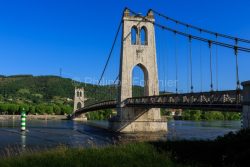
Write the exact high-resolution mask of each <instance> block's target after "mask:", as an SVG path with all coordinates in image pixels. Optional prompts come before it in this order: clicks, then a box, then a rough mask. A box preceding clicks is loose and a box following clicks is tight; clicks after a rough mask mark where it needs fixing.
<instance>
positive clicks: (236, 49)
mask: <svg viewBox="0 0 250 167" xmlns="http://www.w3.org/2000/svg"><path fill="white" fill-rule="evenodd" d="M235 44H236V46H235V47H234V54H235V59H236V61H235V62H236V84H237V86H236V89H237V90H239V89H240V79H239V64H238V39H235Z"/></svg>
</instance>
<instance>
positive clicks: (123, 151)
mask: <svg viewBox="0 0 250 167" xmlns="http://www.w3.org/2000/svg"><path fill="white" fill-rule="evenodd" d="M0 166H1V167H50V166H52V167H81V166H88V167H105V166H107V167H114V166H119V167H125V166H131V167H136V166H138V167H141V166H143V167H147V166H159V167H163V166H177V167H178V166H183V165H177V164H176V163H174V162H173V161H172V160H171V159H170V156H169V155H168V154H167V153H164V152H158V151H157V149H156V148H155V147H154V146H153V145H151V144H148V143H136V144H127V145H120V146H111V147H106V148H91V149H72V148H71V149H69V148H65V147H60V148H57V149H54V150H53V151H52V150H51V151H45V152H41V153H27V154H26V155H22V156H19V157H11V158H5V159H2V160H0Z"/></svg>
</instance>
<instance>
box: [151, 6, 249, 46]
mask: <svg viewBox="0 0 250 167" xmlns="http://www.w3.org/2000/svg"><path fill="white" fill-rule="evenodd" d="M150 10H151V11H153V12H154V13H156V14H157V15H159V16H161V17H163V18H165V19H166V20H170V21H172V22H175V23H179V24H180V25H183V26H189V27H190V28H192V29H195V30H198V31H202V32H205V33H208V34H212V35H217V36H219V37H223V38H227V39H231V40H235V39H238V41H240V42H245V43H250V40H248V39H242V38H238V37H233V36H230V35H225V34H221V33H217V32H213V31H210V30H206V29H203V28H199V27H196V26H194V25H191V24H187V23H184V22H181V21H179V20H176V19H173V18H170V17H168V16H165V15H163V14H161V13H159V12H157V11H155V10H153V9H150Z"/></svg>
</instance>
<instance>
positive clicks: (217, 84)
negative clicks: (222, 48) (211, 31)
mask: <svg viewBox="0 0 250 167" xmlns="http://www.w3.org/2000/svg"><path fill="white" fill-rule="evenodd" d="M215 37H216V42H218V34H217V33H216V35H215ZM218 72H219V70H218V45H216V91H218V87H219V79H218V75H219V74H218Z"/></svg>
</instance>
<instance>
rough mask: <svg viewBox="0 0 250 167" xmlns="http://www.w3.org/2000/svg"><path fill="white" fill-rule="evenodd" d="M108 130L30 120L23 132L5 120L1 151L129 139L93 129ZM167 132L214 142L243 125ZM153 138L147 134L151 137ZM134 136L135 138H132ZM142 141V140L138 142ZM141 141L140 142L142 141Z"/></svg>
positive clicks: (174, 127) (192, 125) (173, 125)
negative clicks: (13, 148)
mask: <svg viewBox="0 0 250 167" xmlns="http://www.w3.org/2000/svg"><path fill="white" fill-rule="evenodd" d="M90 123H91V124H93V123H94V124H98V125H99V126H104V127H105V126H107V123H108V122H107V121H92V122H88V123H83V122H74V121H68V120H47V121H46V120H30V121H27V130H28V131H27V132H20V122H19V121H17V120H14V121H12V120H6V121H2V120H1V122H0V151H1V150H3V149H4V148H6V147H7V148H12V147H17V148H19V147H20V148H51V147H55V146H58V145H66V146H69V147H79V146H80V147H91V146H98V147H101V146H105V145H110V144H114V143H116V142H117V141H118V139H119V140H121V138H122V139H124V140H127V138H126V137H125V138H124V136H121V135H119V134H114V133H111V132H108V131H106V130H103V129H100V128H95V127H93V126H90ZM167 126H168V132H167V133H166V134H164V135H162V136H161V137H160V139H166V140H181V139H192V140H196V139H204V140H207V139H215V138H216V137H217V136H222V135H224V134H226V133H228V132H230V131H237V130H239V129H240V128H241V123H240V121H174V120H173V121H169V122H168V123H167ZM152 135H153V134H147V136H152ZM131 136H135V135H131ZM138 139H139V138H138ZM139 140H140V139H139Z"/></svg>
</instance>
